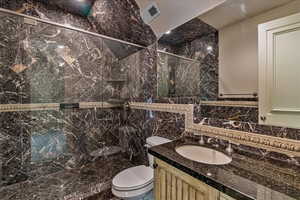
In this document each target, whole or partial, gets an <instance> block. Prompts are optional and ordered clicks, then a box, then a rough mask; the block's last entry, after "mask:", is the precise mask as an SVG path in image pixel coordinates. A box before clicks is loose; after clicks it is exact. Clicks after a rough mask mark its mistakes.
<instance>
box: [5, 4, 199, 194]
mask: <svg viewBox="0 0 300 200" xmlns="http://www.w3.org/2000/svg"><path fill="white" fill-rule="evenodd" d="M154 46H155V45H154ZM157 58H159V60H160V62H158V63H157V62H156V61H157ZM157 65H158V66H157ZM198 65H199V63H197V62H192V61H189V60H186V59H181V58H179V57H174V56H172V55H169V54H164V53H162V52H160V53H157V51H156V49H155V48H152V47H149V48H145V47H142V46H139V45H135V44H131V43H128V42H124V41H120V40H117V39H113V38H109V37H106V36H103V35H99V34H96V33H92V32H88V31H86V30H82V29H78V28H74V27H71V26H69V25H67V24H64V25H62V24H57V23H53V22H50V21H46V20H42V19H38V18H33V17H29V16H25V15H22V14H18V13H14V12H12V11H8V10H5V9H0V121H1V125H0V199H1V200H2V199H5V200H6V199H7V200H8V199H14V200H32V199H43V200H47V199H49V200H50V199H51V200H54V199H64V200H67V199H72V200H74V199H83V198H86V197H89V196H91V195H94V194H98V193H101V192H102V191H106V190H110V184H111V180H112V178H113V176H114V175H116V174H117V173H118V172H119V171H122V170H123V169H126V168H128V167H131V166H132V163H131V162H130V160H129V159H128V157H127V156H126V155H124V153H123V149H122V143H123V142H124V140H122V139H121V138H120V137H121V136H120V135H119V134H120V133H119V127H121V126H122V123H121V120H120V115H121V114H122V109H120V107H121V106H122V105H123V103H124V102H126V101H144V102H146V101H147V100H148V99H149V98H151V97H153V95H156V94H155V92H157V87H159V90H158V91H159V93H160V94H162V96H163V95H164V94H166V95H169V94H172V95H177V94H179V95H188V94H192V93H194V92H195V91H196V90H197V87H198V84H197V83H196V82H186V79H187V78H189V79H190V78H191V76H193V77H195V80H198V78H199V77H198V71H197V70H198V69H197V67H198ZM156 67H157V68H156ZM183 69H184V70H183ZM186 69H189V70H186ZM157 70H158V73H157ZM157 76H158V81H157ZM167 79H168V80H167ZM170 80H172V81H173V82H174V83H176V84H175V85H174V84H173V85H170V84H169V83H170ZM187 84H191V85H192V86H193V89H192V90H187V89H186V88H191V87H190V86H188V87H185V85H187ZM160 94H159V95H160ZM125 154H126V152H125Z"/></svg>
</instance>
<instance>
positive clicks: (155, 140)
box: [146, 136, 171, 168]
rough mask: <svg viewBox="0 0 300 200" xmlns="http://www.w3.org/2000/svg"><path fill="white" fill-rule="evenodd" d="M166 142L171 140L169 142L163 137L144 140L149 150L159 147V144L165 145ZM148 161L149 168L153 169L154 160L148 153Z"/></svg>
mask: <svg viewBox="0 0 300 200" xmlns="http://www.w3.org/2000/svg"><path fill="white" fill-rule="evenodd" d="M168 142H171V140H169V139H167V138H163V137H158V136H152V137H148V138H147V139H146V143H147V147H148V148H151V147H153V146H157V145H161V144H165V143H168ZM148 160H149V165H150V167H152V168H153V164H154V158H153V156H152V155H150V154H149V153H148Z"/></svg>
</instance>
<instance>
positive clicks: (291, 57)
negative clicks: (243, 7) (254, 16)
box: [259, 14, 300, 128]
mask: <svg viewBox="0 0 300 200" xmlns="http://www.w3.org/2000/svg"><path fill="white" fill-rule="evenodd" d="M299 52H300V14H296V15H291V16H288V17H285V18H281V19H278V20H274V21H271V22H268V23H265V24H261V25H259V98H260V99H259V114H260V117H259V118H260V123H261V124H268V125H278V126H288V127H294V128H299V127H300V90H299V89H300V54H299Z"/></svg>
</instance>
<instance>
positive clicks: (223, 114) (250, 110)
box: [199, 105, 258, 123]
mask: <svg viewBox="0 0 300 200" xmlns="http://www.w3.org/2000/svg"><path fill="white" fill-rule="evenodd" d="M199 114H200V116H202V117H203V118H215V119H226V120H234V121H241V122H248V123H258V108H255V107H231V106H210V105H201V108H200V113H199Z"/></svg>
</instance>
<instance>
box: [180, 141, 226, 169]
mask: <svg viewBox="0 0 300 200" xmlns="http://www.w3.org/2000/svg"><path fill="white" fill-rule="evenodd" d="M175 150H176V152H177V153H179V154H180V155H181V156H183V157H185V158H187V159H190V160H193V161H196V162H200V163H205V164H210V165H225V164H228V163H230V162H231V161H232V158H230V157H229V156H227V155H225V154H224V153H221V152H219V151H215V150H213V149H209V148H205V147H201V146H196V145H184V146H181V147H177V148H176V149H175Z"/></svg>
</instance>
